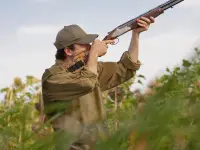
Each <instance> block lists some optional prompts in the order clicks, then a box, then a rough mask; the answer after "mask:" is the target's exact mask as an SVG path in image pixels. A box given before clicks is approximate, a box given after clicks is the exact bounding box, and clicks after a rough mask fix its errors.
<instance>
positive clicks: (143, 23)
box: [133, 17, 155, 33]
mask: <svg viewBox="0 0 200 150" xmlns="http://www.w3.org/2000/svg"><path fill="white" fill-rule="evenodd" d="M154 22H155V18H154V17H150V18H146V17H141V18H140V19H137V24H138V26H139V27H138V28H136V29H134V30H133V32H134V33H141V32H143V31H147V30H148V29H149V27H150V25H151V24H152V23H154Z"/></svg>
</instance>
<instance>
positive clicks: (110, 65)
mask: <svg viewBox="0 0 200 150" xmlns="http://www.w3.org/2000/svg"><path fill="white" fill-rule="evenodd" d="M140 65H141V63H140V61H138V62H137V63H134V62H133V61H132V60H131V58H130V55H129V52H128V51H126V52H124V53H123V55H122V57H121V59H120V60H119V61H118V62H99V63H98V73H99V77H98V78H99V83H100V87H101V90H102V91H105V90H108V89H110V88H113V87H115V86H117V85H119V84H121V83H123V82H125V81H127V80H129V79H131V78H132V77H133V76H134V75H135V73H136V71H137V70H138V69H139V68H140Z"/></svg>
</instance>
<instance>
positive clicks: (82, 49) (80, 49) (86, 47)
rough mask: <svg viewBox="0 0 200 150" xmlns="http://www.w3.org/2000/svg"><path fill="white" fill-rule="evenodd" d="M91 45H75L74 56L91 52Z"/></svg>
mask: <svg viewBox="0 0 200 150" xmlns="http://www.w3.org/2000/svg"><path fill="white" fill-rule="evenodd" d="M90 47H91V45H90V44H75V45H74V48H75V49H74V51H73V56H77V55H78V54H80V53H82V52H85V51H89V50H90Z"/></svg>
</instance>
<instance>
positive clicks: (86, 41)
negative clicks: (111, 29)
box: [76, 34, 99, 44]
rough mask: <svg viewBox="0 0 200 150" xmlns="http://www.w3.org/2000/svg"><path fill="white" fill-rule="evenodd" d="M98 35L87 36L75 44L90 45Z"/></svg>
mask: <svg viewBox="0 0 200 150" xmlns="http://www.w3.org/2000/svg"><path fill="white" fill-rule="evenodd" d="M98 36H99V35H98V34H87V35H85V36H84V37H82V38H81V39H79V40H78V41H76V43H77V44H89V43H92V42H93V41H94V40H95V39H96V38H97V37H98Z"/></svg>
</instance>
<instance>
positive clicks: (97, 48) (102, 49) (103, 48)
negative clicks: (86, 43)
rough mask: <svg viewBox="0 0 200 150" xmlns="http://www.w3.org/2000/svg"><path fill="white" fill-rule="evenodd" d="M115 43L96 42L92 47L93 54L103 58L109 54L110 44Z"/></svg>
mask: <svg viewBox="0 0 200 150" xmlns="http://www.w3.org/2000/svg"><path fill="white" fill-rule="evenodd" d="M112 43H115V41H114V40H105V41H100V40H95V41H94V42H93V43H92V45H91V49H90V50H91V52H94V53H97V55H98V57H101V56H103V55H105V54H106V53H107V49H108V44H112Z"/></svg>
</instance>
